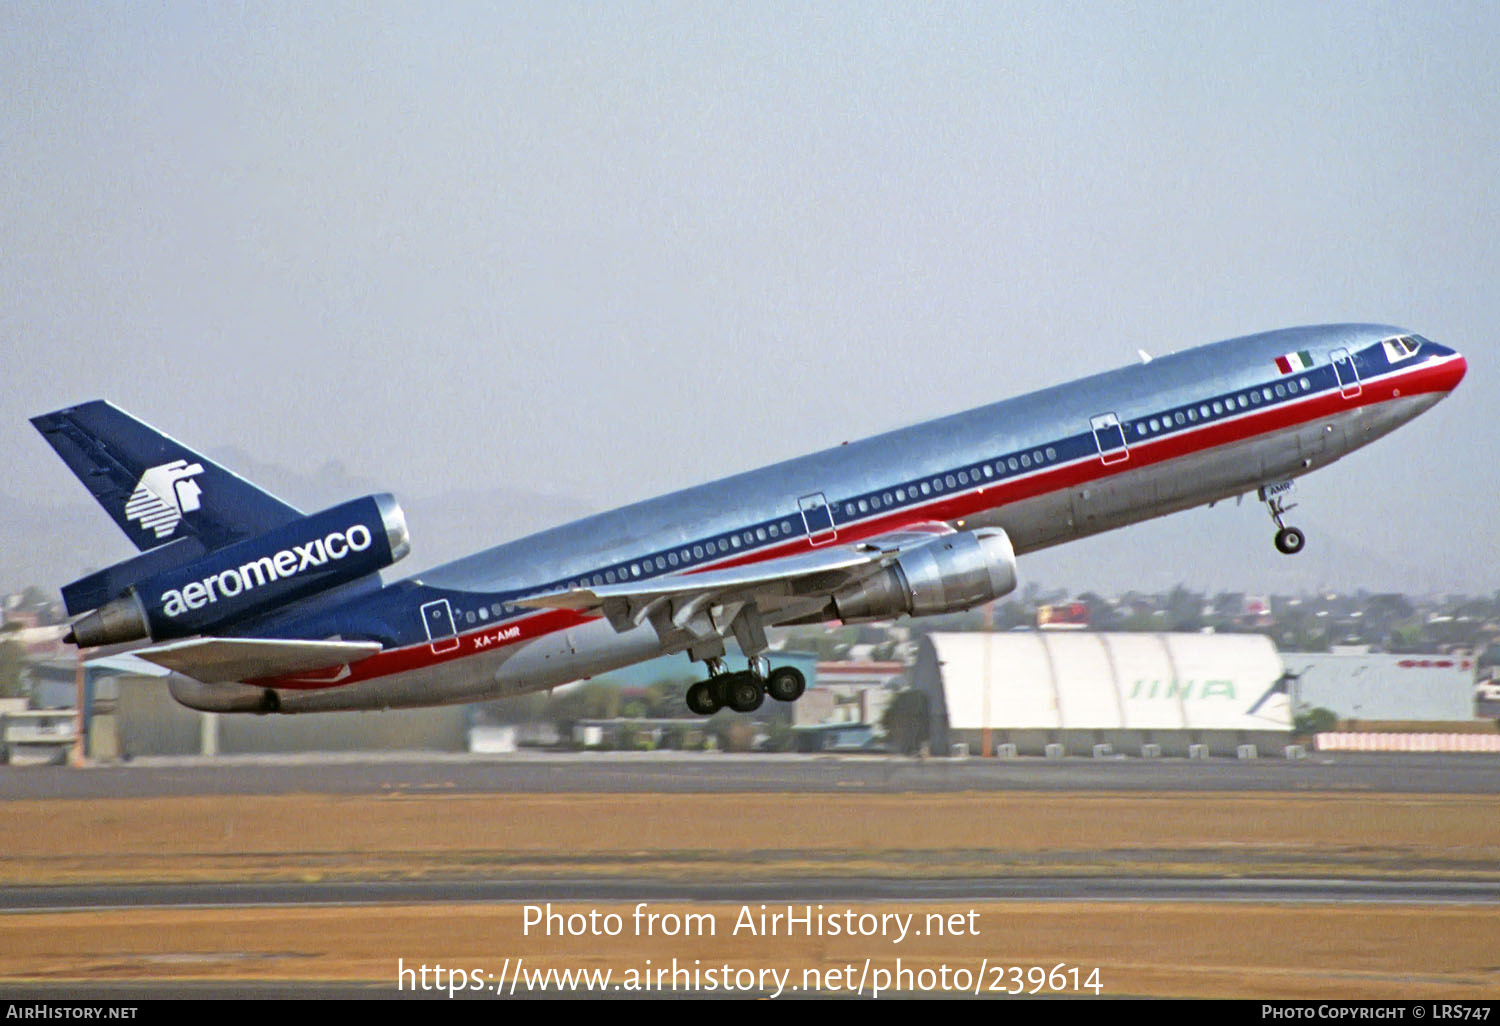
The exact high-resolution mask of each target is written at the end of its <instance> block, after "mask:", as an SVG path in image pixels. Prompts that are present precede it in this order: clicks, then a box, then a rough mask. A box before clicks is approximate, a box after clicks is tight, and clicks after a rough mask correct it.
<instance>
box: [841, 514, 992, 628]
mask: <svg viewBox="0 0 1500 1026" xmlns="http://www.w3.org/2000/svg"><path fill="white" fill-rule="evenodd" d="M1015 587H1016V551H1015V549H1014V547H1012V545H1011V543H1010V537H1009V536H1008V535H1007V534H1006V533H1005V532H1004V531H1003V530H1001V529H999V528H987V529H984V530H979V531H965V532H962V533H960V534H950V535H944V536H943V537H941V538H938V539H937V540H936V541H932V542H929V543H928V544H926V545H923V546H922V547H920V548H917V549H913V550H912V551H910V552H903V553H902V554H901V555H900V556H898V557H897V558H896V561H895V562H894V563H892V564H891V565H890V566H888V567H886V568H885V569H884V570H882V571H881V572H880V573H878V574H876V575H874V576H873V577H869V578H866V579H865V580H863V581H860V582H858V583H857V584H851V585H849V586H848V587H846V588H844V589H843V590H842V591H838V592H835V593H834V596H833V606H834V610H835V612H836V613H837V615H838V618H839V619H840V620H843V621H844V622H845V623H851V622H855V621H859V620H886V619H890V618H891V617H895V616H900V615H901V614H903V613H908V614H910V615H912V616H932V615H934V614H938V613H957V612H961V611H963V610H965V609H972V608H973V607H974V606H977V605H981V604H983V603H985V602H989V601H991V600H993V599H997V598H999V597H1000V596H1002V595H1006V594H1009V593H1010V592H1012V591H1014V590H1015Z"/></svg>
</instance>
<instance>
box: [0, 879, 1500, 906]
mask: <svg viewBox="0 0 1500 1026" xmlns="http://www.w3.org/2000/svg"><path fill="white" fill-rule="evenodd" d="M642 901H645V902H667V901H670V902H721V903H732V902H739V903H755V902H770V903H775V902H880V903H885V904H889V903H891V902H902V903H910V902H917V903H930V902H955V901H956V902H963V901H991V902H993V901H1033V902H1034V901H1061V902H1077V901H1153V902H1164V901H1177V902H1183V901H1188V902H1205V901H1206V902H1231V901H1238V902H1262V901H1274V902H1319V903H1335V904H1339V903H1354V902H1362V903H1376V904H1393V903H1422V904H1500V880H1452V879H1436V878H1434V879H1409V878H1406V879H1364V880H1351V879H1334V878H1303V879H1274V878H1273V879H1243V878H1234V877H1214V878H1199V879H1188V878H1182V877H1162V878H1141V877H1127V876H1098V877H1076V876H1065V877H1024V878H1007V877H957V878H925V879H922V878H917V879H914V878H900V879H892V878H888V877H853V878H847V877H846V878H832V879H829V878H819V879H812V880H786V881H731V880H708V881H697V880H691V879H685V880H662V879H659V878H652V877H642V878H629V877H626V878H617V879H612V880H602V881H589V880H579V879H570V880H513V879H504V880H371V881H350V882H318V883H276V884H260V883H224V882H214V883H172V884H161V883H143V884H115V885H111V886H108V887H101V886H93V885H79V886H46V887H27V886H21V887H9V888H5V889H3V890H0V913H7V912H9V913H13V912H77V911H83V910H86V909H96V910H99V909H123V908H279V907H290V906H313V905H317V906H363V905H389V904H401V905H411V904H441V905H454V904H468V903H485V902H528V903H537V902H573V903H577V902H613V903H625V904H628V903H630V902H642Z"/></svg>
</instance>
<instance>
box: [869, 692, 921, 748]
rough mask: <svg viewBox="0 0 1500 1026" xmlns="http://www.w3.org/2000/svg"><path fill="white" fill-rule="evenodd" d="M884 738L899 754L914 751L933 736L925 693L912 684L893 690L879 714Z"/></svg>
mask: <svg viewBox="0 0 1500 1026" xmlns="http://www.w3.org/2000/svg"><path fill="white" fill-rule="evenodd" d="M880 726H881V729H883V730H884V731H885V737H886V741H887V742H888V743H889V744H890V745H891V747H892V748H894V749H895V750H896V751H898V752H900V753H901V754H902V755H915V754H917V751H918V749H920V748H921V747H922V745H924V744H926V743H927V740H928V739H929V738H930V737H931V736H932V719H931V714H930V713H929V712H928V707H927V696H926V695H925V694H923V693H922V692H920V691H917V690H916V689H915V688H903V689H902V690H900V691H898V692H896V695H895V697H894V698H892V699H891V702H890V704H889V705H887V706H886V707H885V714H884V715H883V716H881V717H880Z"/></svg>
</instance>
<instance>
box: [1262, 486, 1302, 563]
mask: <svg viewBox="0 0 1500 1026" xmlns="http://www.w3.org/2000/svg"><path fill="white" fill-rule="evenodd" d="M1291 489H1292V482H1290V481H1287V482H1285V483H1283V484H1279V485H1264V486H1262V487H1261V489H1260V491H1259V492H1257V494H1258V495H1259V496H1260V501H1261V502H1264V503H1265V504H1266V509H1268V510H1270V512H1271V519H1272V520H1274V521H1276V550H1277V551H1278V552H1282V553H1285V554H1286V555H1288V556H1295V555H1296V554H1297V553H1299V552H1301V551H1302V548H1303V546H1304V545H1306V544H1307V536H1306V535H1305V534H1303V533H1302V530H1301V529H1300V528H1297V527H1288V526H1287V525H1286V524H1285V523H1284V522H1283V521H1282V519H1281V518H1282V517H1283V516H1284V515H1285V514H1286V513H1288V512H1289V511H1291V510H1294V509H1296V508H1297V504H1296V503H1292V504H1291V505H1290V506H1289V505H1287V504H1286V497H1287V495H1288V494H1289V493H1290V492H1291Z"/></svg>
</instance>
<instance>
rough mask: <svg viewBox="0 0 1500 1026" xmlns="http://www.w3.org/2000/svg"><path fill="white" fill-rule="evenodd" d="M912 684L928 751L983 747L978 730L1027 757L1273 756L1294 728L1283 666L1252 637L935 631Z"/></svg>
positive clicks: (1269, 649)
mask: <svg viewBox="0 0 1500 1026" xmlns="http://www.w3.org/2000/svg"><path fill="white" fill-rule="evenodd" d="M912 683H913V686H914V687H915V688H917V689H918V690H919V691H921V692H922V693H923V694H925V695H926V696H927V702H928V720H929V724H930V726H929V732H930V736H929V744H930V746H931V750H932V751H933V752H934V753H935V754H937V753H947V752H948V751H950V750H951V746H952V745H953V744H955V743H962V744H967V745H968V746H969V750H970V751H979V750H981V749H980V745H981V743H982V737H983V733H984V731H985V730H986V728H988V729H989V731H990V734H991V738H992V741H993V742H994V743H996V744H1007V743H1008V744H1014V745H1015V746H1016V748H1017V751H1018V752H1020V753H1030V754H1042V752H1043V751H1044V750H1045V749H1046V746H1047V745H1050V744H1058V745H1062V746H1063V748H1064V750H1065V751H1066V752H1068V753H1069V754H1077V755H1087V754H1090V753H1091V752H1092V751H1093V750H1094V746H1095V745H1100V744H1107V745H1110V746H1112V747H1113V749H1114V750H1115V751H1117V752H1121V753H1129V754H1136V753H1138V752H1139V751H1140V749H1141V746H1142V745H1145V744H1154V745H1158V746H1160V748H1161V751H1162V753H1163V754H1179V755H1182V754H1187V750H1188V746H1189V745H1194V744H1203V745H1207V746H1209V748H1210V749H1211V750H1212V751H1213V752H1215V753H1216V754H1229V755H1232V754H1235V752H1236V751H1237V749H1238V747H1239V746H1240V745H1243V744H1255V745H1257V746H1258V747H1260V748H1262V749H1263V750H1266V751H1271V750H1274V751H1276V752H1277V754H1279V753H1280V750H1281V748H1282V747H1284V746H1285V744H1286V742H1287V740H1288V738H1289V735H1290V731H1291V725H1292V724H1291V707H1290V702H1289V701H1288V698H1287V696H1286V693H1285V684H1284V683H1283V668H1282V662H1281V657H1280V656H1279V655H1278V654H1277V653H1276V650H1275V648H1274V647H1273V646H1272V644H1271V642H1270V640H1269V639H1267V638H1265V637H1263V636H1261V635H1258V634H1144V633H1128V634H1125V633H1105V632H1087V633H1085V632H1076V633H1059V632H1049V631H1034V632H1015V631H1011V632H1005V633H999V634H978V633H975V634H934V635H930V636H929V637H928V638H927V640H926V642H925V643H924V644H923V646H922V647H921V649H920V650H919V651H918V655H917V663H916V666H915V667H913V670H912Z"/></svg>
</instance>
